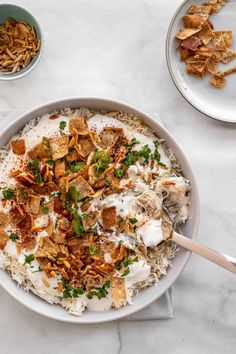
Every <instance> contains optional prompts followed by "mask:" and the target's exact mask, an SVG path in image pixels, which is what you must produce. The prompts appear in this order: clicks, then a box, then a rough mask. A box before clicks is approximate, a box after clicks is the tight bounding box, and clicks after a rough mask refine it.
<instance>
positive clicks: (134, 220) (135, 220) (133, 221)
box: [129, 218, 138, 224]
mask: <svg viewBox="0 0 236 354" xmlns="http://www.w3.org/2000/svg"><path fill="white" fill-rule="evenodd" d="M129 221H130V222H131V224H135V223H136V222H137V221H138V220H137V219H136V218H129Z"/></svg>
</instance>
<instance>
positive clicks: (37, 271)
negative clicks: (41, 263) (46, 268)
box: [32, 267, 43, 273]
mask: <svg viewBox="0 0 236 354" xmlns="http://www.w3.org/2000/svg"><path fill="white" fill-rule="evenodd" d="M42 271H43V269H42V268H40V267H39V268H38V270H34V271H33V272H32V273H39V272H42Z"/></svg>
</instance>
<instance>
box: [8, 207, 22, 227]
mask: <svg viewBox="0 0 236 354" xmlns="http://www.w3.org/2000/svg"><path fill="white" fill-rule="evenodd" d="M9 215H10V220H11V223H12V224H13V225H14V226H17V225H18V224H19V223H20V222H21V221H23V220H24V219H25V218H26V214H23V215H22V213H20V212H19V209H18V208H17V207H14V208H12V209H11V210H10V212H9Z"/></svg>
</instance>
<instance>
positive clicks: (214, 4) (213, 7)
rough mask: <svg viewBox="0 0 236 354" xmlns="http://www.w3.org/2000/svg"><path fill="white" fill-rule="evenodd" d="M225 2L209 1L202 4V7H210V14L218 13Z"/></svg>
mask: <svg viewBox="0 0 236 354" xmlns="http://www.w3.org/2000/svg"><path fill="white" fill-rule="evenodd" d="M226 3H227V0H209V1H208V2H207V3H203V4H202V5H204V6H209V5H210V6H211V12H210V15H211V14H214V13H217V12H220V11H221V9H222V8H223V7H224V6H225V4H226Z"/></svg>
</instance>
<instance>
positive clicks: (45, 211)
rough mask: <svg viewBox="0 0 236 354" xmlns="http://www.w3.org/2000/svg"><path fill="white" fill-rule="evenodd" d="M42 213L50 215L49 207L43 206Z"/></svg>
mask: <svg viewBox="0 0 236 354" xmlns="http://www.w3.org/2000/svg"><path fill="white" fill-rule="evenodd" d="M41 208H42V211H43V213H44V214H45V215H48V214H49V207H48V206H47V205H44V204H43V203H42V204H41Z"/></svg>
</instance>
